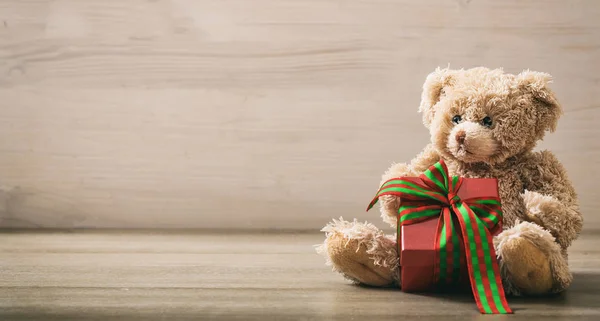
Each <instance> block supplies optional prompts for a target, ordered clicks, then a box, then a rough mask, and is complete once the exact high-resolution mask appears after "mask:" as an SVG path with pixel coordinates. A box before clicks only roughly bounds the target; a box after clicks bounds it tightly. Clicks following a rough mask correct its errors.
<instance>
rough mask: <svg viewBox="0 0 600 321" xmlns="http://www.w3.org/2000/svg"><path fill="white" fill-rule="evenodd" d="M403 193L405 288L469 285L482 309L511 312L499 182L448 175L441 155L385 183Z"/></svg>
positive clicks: (384, 191)
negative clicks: (502, 258) (503, 269)
mask: <svg viewBox="0 0 600 321" xmlns="http://www.w3.org/2000/svg"><path fill="white" fill-rule="evenodd" d="M384 195H394V196H397V197H400V200H401V201H400V209H399V210H398V224H397V226H398V231H397V241H398V242H397V243H398V253H399V256H400V263H399V264H400V269H399V271H400V272H399V273H400V286H401V289H402V291H404V292H428V291H440V290H442V289H454V290H456V289H461V288H463V289H464V288H467V289H468V288H470V289H471V291H472V293H473V295H474V298H475V301H476V303H477V306H478V308H479V310H480V312H481V313H485V314H501V313H502V314H503V313H512V311H511V310H510V308H509V307H508V303H507V301H506V298H505V293H504V289H503V286H502V281H501V278H500V270H499V266H498V261H497V258H496V254H495V251H494V247H493V241H492V238H493V236H494V235H497V234H498V233H500V232H501V230H502V207H501V202H500V197H499V195H498V181H497V180H496V179H494V178H462V177H458V176H453V177H451V176H449V174H448V169H447V167H446V164H445V163H444V161H443V160H441V161H439V162H438V163H436V164H434V165H433V166H431V167H430V168H429V169H428V170H427V171H425V172H424V173H423V174H421V175H420V176H419V177H398V178H393V179H390V180H388V181H387V182H385V183H384V184H382V186H381V188H380V189H379V191H378V193H377V195H376V196H375V198H374V199H373V200H372V201H371V203H370V204H369V207H368V208H367V210H369V209H370V208H371V207H372V206H373V205H374V204H375V203H376V202H377V200H378V199H379V197H381V196H384Z"/></svg>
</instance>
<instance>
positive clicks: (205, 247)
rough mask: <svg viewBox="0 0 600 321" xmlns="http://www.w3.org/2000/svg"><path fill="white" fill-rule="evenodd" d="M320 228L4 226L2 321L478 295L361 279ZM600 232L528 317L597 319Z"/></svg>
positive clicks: (518, 305) (522, 309)
mask: <svg viewBox="0 0 600 321" xmlns="http://www.w3.org/2000/svg"><path fill="white" fill-rule="evenodd" d="M322 237H323V236H322V235H318V234H298V235H293V234H270V235H257V234H235V235H224V234H215V233H212V234H202V233H197V234H196V233H178V232H165V231H162V232H154V233H142V232H139V233H131V232H126V231H109V232H75V233H31V232H29V233H22V232H21V233H10V234H0V255H1V257H2V273H1V274H0V318H1V319H2V320H81V319H86V320H88V319H92V320H100V319H104V320H105V319H107V318H110V319H114V318H117V319H128V320H165V319H177V320H191V319H194V320H199V319H202V320H205V319H210V320H231V319H244V320H264V319H265V318H273V319H277V320H299V319H302V320H320V319H332V320H347V319H350V318H355V319H363V318H367V317H371V318H377V319H378V320H398V319H399V318H402V317H413V318H416V317H418V318H419V319H423V320H435V319H437V318H439V317H440V316H444V317H445V318H446V319H449V320H464V318H465V316H468V315H472V316H473V317H476V316H478V315H479V314H478V311H477V310H476V307H475V303H474V302H473V300H472V298H470V297H468V296H466V295H462V294H453V295H448V296H443V295H435V294H428V295H418V294H406V293H402V292H400V291H398V290H395V289H369V288H361V287H355V286H352V285H350V284H349V283H348V282H347V281H345V280H344V279H343V278H342V277H341V276H339V275H338V274H335V273H333V272H332V271H331V270H330V268H329V267H326V266H325V265H324V260H323V258H322V257H321V256H319V255H317V254H316V253H315V252H314V249H313V247H312V245H313V244H316V243H319V242H321V241H322ZM598 241H599V236H598V234H585V235H584V236H583V237H582V238H581V239H580V240H578V241H577V242H575V244H574V246H573V247H572V249H571V252H570V265H571V267H572V269H573V271H574V273H575V279H574V283H573V286H572V287H571V288H570V289H569V290H568V292H566V293H564V294H562V295H560V296H556V297H549V298H548V297H547V298H528V299H524V298H510V304H511V307H512V308H513V309H514V310H515V311H516V314H515V315H513V316H512V317H513V318H516V319H517V320H532V321H535V320H547V319H548V318H549V319H551V320H556V319H569V320H594V319H597V318H598V317H599V316H600V308H599V307H598V305H597V302H598V300H599V299H600V298H599V295H598V291H597V288H598V287H599V286H600V277H598V275H600V274H599V272H600V271H599V270H598V266H599V264H598V263H600V251H598V249H597V247H596V245H595V244H597V242H598Z"/></svg>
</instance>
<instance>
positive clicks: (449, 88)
mask: <svg viewBox="0 0 600 321" xmlns="http://www.w3.org/2000/svg"><path fill="white" fill-rule="evenodd" d="M551 81H552V77H551V76H550V75H549V74H547V73H543V72H536V71H530V70H525V71H523V72H521V73H519V74H510V73H506V72H505V71H504V70H503V69H501V68H499V69H490V68H486V67H475V68H470V69H460V70H458V69H450V68H444V69H442V68H439V67H438V68H437V69H436V70H435V71H433V72H432V73H431V74H429V75H428V76H427V77H426V80H425V83H424V84H423V87H422V94H421V103H420V106H419V109H418V110H419V112H420V113H421V114H422V117H423V124H424V125H425V127H426V128H427V129H428V130H429V133H430V142H429V143H428V144H427V145H426V146H425V148H424V149H423V150H422V151H421V152H420V153H419V154H418V155H417V156H416V157H414V158H413V159H412V160H411V161H410V162H409V163H395V164H392V166H391V167H390V168H389V169H388V170H387V171H385V173H384V174H383V176H382V179H381V183H380V186H381V184H382V183H383V182H386V181H388V180H389V179H392V178H397V177H402V176H418V175H420V174H422V173H423V172H424V171H426V170H427V169H428V168H429V167H430V166H432V165H433V164H434V163H436V162H438V161H440V160H443V161H444V162H445V163H446V164H447V168H448V171H449V173H450V175H453V176H462V177H466V178H496V179H497V181H498V191H499V196H500V198H501V200H502V212H503V225H502V231H501V232H500V233H499V234H497V235H495V236H494V239H493V244H494V249H495V253H496V256H497V260H498V262H499V265H500V274H501V279H502V284H503V287H504V291H505V293H506V294H507V295H515V296H527V295H529V296H534V295H545V294H552V293H558V292H561V291H564V290H565V289H567V288H568V286H569V285H570V284H571V281H572V274H571V272H570V271H569V267H568V264H567V249H568V248H569V246H570V245H571V243H572V242H573V241H574V240H575V239H576V238H577V237H578V235H579V233H580V231H581V229H582V224H583V217H582V214H581V212H580V210H579V205H578V199H577V195H576V192H575V189H574V187H573V185H572V183H571V181H570V180H569V178H568V176H567V173H566V169H565V167H564V166H563V165H562V164H561V163H560V162H559V160H558V159H557V157H556V156H555V155H554V154H553V153H552V152H550V151H547V150H543V151H534V148H535V146H536V144H537V143H538V142H539V141H541V140H542V139H543V137H544V136H545V134H546V133H547V132H554V131H555V130H556V127H557V122H558V119H559V117H560V116H561V115H562V107H561V105H560V104H559V102H558V100H557V98H556V95H555V94H554V92H553V91H552V90H551V89H550V88H549V84H550V83H551ZM378 201H379V206H380V211H381V217H382V218H383V221H384V222H386V223H388V224H389V225H390V226H391V227H393V228H396V224H397V215H398V210H399V207H400V203H401V202H402V200H401V199H399V198H398V197H397V196H391V195H384V196H381V197H379V199H378ZM322 232H325V241H324V242H323V243H322V244H320V245H318V246H317V252H318V253H320V254H322V255H323V256H324V257H325V261H326V264H327V265H329V266H331V267H332V269H333V271H336V272H339V273H340V274H341V275H343V276H344V277H345V278H346V279H348V280H349V281H351V282H353V283H355V284H360V285H365V286H376V287H390V286H394V287H402V284H401V282H400V280H399V269H401V268H402V267H400V266H399V257H398V250H397V244H396V235H386V234H385V233H384V232H383V231H382V230H380V229H378V228H377V227H375V225H373V224H371V223H368V222H365V223H362V222H358V221H357V220H356V219H354V220H353V221H345V220H344V219H343V218H341V217H340V219H339V220H336V219H334V220H333V221H332V222H330V223H329V224H327V225H326V226H325V227H324V228H323V229H322Z"/></svg>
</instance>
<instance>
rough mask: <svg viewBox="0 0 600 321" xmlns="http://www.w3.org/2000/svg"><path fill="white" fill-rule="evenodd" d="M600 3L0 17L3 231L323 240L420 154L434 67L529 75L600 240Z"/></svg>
mask: <svg viewBox="0 0 600 321" xmlns="http://www.w3.org/2000/svg"><path fill="white" fill-rule="evenodd" d="M598 16H600V3H598V2H597V1H594V0H580V1H570V2H566V1H558V0H547V1H527V2H523V1H517V0H509V1H502V2H498V1H491V0H488V1H481V0H480V1H466V0H461V1H442V0H435V1H426V2H417V1H408V0H369V1H367V0H354V1H334V0H306V1H296V0H254V1H245V0H228V1H222V0H200V1H193V0H158V1H100V0H86V1H75V0H61V1H44V0H38V1H16V0H8V1H3V2H1V3H0V104H1V108H0V184H2V188H1V189H0V226H2V227H200V228H224V227H236V228H268V229H270V228H281V229H286V228H300V229H306V228H308V229H317V228H320V227H321V226H322V225H324V224H325V223H326V222H327V221H328V220H330V219H331V218H332V217H339V216H341V215H343V216H344V217H345V218H352V217H357V218H359V219H360V220H370V221H373V222H375V223H376V224H377V225H379V226H382V223H380V219H379V218H378V216H377V214H375V213H369V214H366V213H364V207H365V205H366V202H367V201H368V200H369V199H370V197H371V196H372V193H373V192H374V190H375V189H376V188H377V184H378V182H379V177H380V175H381V173H382V172H383V171H384V170H385V169H386V168H387V167H388V166H389V165H390V163H392V162H395V161H406V160H408V159H410V158H411V157H412V156H414V155H415V154H416V153H418V152H419V151H420V149H421V148H422V147H423V146H424V145H425V144H426V143H427V141H428V133H427V131H426V130H425V128H423V126H422V125H421V120H420V116H419V115H418V114H417V112H416V109H417V105H418V101H419V96H420V88H421V85H422V83H423V80H424V77H425V76H426V75H427V73H429V72H430V71H432V70H433V69H434V68H435V67H437V66H446V65H448V64H450V66H451V67H456V68H462V67H465V68H468V67H472V66H477V65H485V66H489V67H504V68H505V69H506V70H507V71H509V72H519V71H521V70H523V69H527V68H529V69H534V70H539V71H545V72H549V73H551V74H552V75H554V77H555V83H554V84H553V88H554V89H555V90H556V92H557V94H558V95H559V98H560V100H561V102H563V104H564V106H565V110H566V113H565V115H564V117H563V119H562V120H561V123H560V126H559V129H558V131H557V132H556V133H555V134H553V135H551V136H549V137H548V139H547V140H546V141H545V142H544V143H543V144H541V146H540V147H543V148H550V149H552V150H553V151H555V152H556V153H557V155H558V157H559V159H561V160H562V161H563V162H564V164H565V165H566V167H567V169H568V170H569V172H570V175H571V178H572V179H573V181H574V183H575V185H576V187H577V188H578V190H579V193H580V197H581V205H582V210H583V212H584V215H585V217H586V228H597V227H600V217H599V216H598V215H596V213H595V212H596V211H595V209H596V208H598V207H599V206H600V201H599V200H598V198H597V197H596V192H595V188H594V187H595V185H596V184H595V181H597V180H598V179H600V173H599V172H598V168H600V166H598V165H600V163H599V162H600V157H599V156H600V143H599V141H598V139H597V137H598V136H599V135H600V129H599V127H597V126H596V119H598V115H599V113H600V98H598V97H599V96H598V89H599V88H600V76H599V75H600V63H599V61H600V20H598V19H597V17H598Z"/></svg>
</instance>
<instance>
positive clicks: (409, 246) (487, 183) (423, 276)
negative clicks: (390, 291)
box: [397, 178, 501, 292]
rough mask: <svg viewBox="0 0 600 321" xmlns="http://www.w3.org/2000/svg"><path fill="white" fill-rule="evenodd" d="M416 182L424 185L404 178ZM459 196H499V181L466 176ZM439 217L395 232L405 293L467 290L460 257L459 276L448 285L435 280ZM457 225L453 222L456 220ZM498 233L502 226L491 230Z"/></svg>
mask: <svg viewBox="0 0 600 321" xmlns="http://www.w3.org/2000/svg"><path fill="white" fill-rule="evenodd" d="M405 179H406V180H408V181H411V182H414V183H416V184H422V185H425V183H424V182H423V181H422V180H421V179H419V178H405ZM457 195H458V197H460V198H461V199H470V198H482V197H490V196H491V197H498V181H497V180H496V179H494V178H465V179H463V183H462V186H461V188H460V189H459V190H458V193H457ZM438 224H439V219H438V218H435V217H432V218H430V219H428V220H425V221H423V222H421V223H419V224H410V225H401V224H398V226H399V229H398V233H397V244H398V254H399V256H400V269H399V273H400V278H399V279H400V280H401V283H400V284H401V286H402V291H404V292H427V291H431V290H434V289H435V290H437V291H445V290H450V289H449V288H451V289H455V290H470V289H471V284H470V282H469V277H468V271H467V267H466V262H465V261H464V260H461V271H460V273H459V279H458V280H457V281H456V282H453V283H452V284H450V285H448V286H444V285H443V284H436V283H435V282H434V265H435V258H436V249H435V238H436V232H437V228H438ZM455 224H456V223H455ZM500 232H501V225H496V228H495V229H494V230H493V231H491V234H492V235H497V234H498V233H500Z"/></svg>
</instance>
